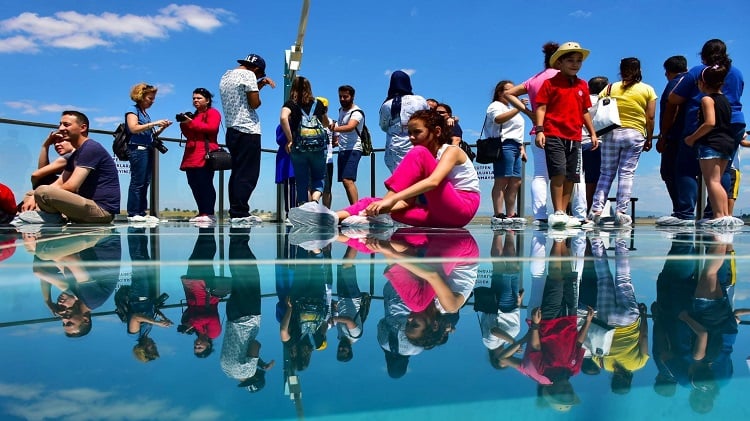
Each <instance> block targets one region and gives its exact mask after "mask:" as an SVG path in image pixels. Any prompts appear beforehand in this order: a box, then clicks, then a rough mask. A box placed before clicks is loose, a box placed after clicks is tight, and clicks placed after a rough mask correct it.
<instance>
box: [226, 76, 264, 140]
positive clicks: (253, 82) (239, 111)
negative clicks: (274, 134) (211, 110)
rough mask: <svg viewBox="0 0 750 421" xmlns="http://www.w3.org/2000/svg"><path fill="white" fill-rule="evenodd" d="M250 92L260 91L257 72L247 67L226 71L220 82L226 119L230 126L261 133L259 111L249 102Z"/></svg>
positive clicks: (244, 131)
mask: <svg viewBox="0 0 750 421" xmlns="http://www.w3.org/2000/svg"><path fill="white" fill-rule="evenodd" d="M248 92H258V80H257V78H256V77H255V73H253V72H251V71H250V70H246V69H231V70H227V72H226V73H224V76H222V77H221V82H219V94H220V95H221V107H222V109H223V111H224V121H225V123H226V125H227V127H228V128H233V129H235V130H238V131H241V132H243V133H250V134H261V132H260V119H259V118H258V113H256V112H255V110H254V109H252V108H250V104H248V103H247V93H248Z"/></svg>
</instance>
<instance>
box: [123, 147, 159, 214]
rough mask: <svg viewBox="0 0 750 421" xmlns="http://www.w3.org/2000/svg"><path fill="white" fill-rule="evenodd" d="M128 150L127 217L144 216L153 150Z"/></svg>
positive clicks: (152, 166) (148, 148)
mask: <svg viewBox="0 0 750 421" xmlns="http://www.w3.org/2000/svg"><path fill="white" fill-rule="evenodd" d="M128 148H129V149H130V186H129V187H128V205H127V209H128V216H136V215H146V208H148V186H149V185H150V184H151V171H152V170H153V168H154V149H153V148H150V147H147V148H146V149H138V146H136V145H130V146H128Z"/></svg>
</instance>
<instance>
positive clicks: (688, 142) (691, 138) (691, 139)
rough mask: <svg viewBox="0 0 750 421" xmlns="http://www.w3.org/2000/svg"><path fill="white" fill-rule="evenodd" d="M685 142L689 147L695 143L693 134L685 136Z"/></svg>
mask: <svg viewBox="0 0 750 421" xmlns="http://www.w3.org/2000/svg"><path fill="white" fill-rule="evenodd" d="M685 144H686V145H688V146H690V147H691V148H692V147H693V145H695V139H693V136H688V137H686V138H685Z"/></svg>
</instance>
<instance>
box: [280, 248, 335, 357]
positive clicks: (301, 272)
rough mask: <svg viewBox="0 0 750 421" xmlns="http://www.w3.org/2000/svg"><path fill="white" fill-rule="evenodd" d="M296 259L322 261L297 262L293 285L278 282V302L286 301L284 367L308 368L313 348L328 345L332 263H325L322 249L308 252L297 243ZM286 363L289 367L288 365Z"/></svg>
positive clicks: (281, 333)
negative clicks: (316, 261)
mask: <svg viewBox="0 0 750 421" xmlns="http://www.w3.org/2000/svg"><path fill="white" fill-rule="evenodd" d="M296 257H297V258H308V259H316V260H319V261H320V263H305V264H295V265H294V266H293V267H292V268H291V271H292V272H293V273H292V274H290V281H291V284H286V285H283V284H279V283H277V294H278V297H279V303H280V304H285V305H284V306H283V307H284V308H283V314H282V311H279V312H278V313H277V317H278V316H281V319H280V320H279V322H280V336H281V342H282V343H283V345H284V360H285V370H287V369H289V368H291V370H292V371H302V370H305V369H306V368H307V367H308V366H309V365H310V360H311V358H312V353H313V351H314V350H319V351H322V350H324V349H325V348H326V347H327V345H328V344H327V340H326V333H327V331H328V327H329V326H328V320H329V319H330V311H331V289H330V287H331V285H330V283H331V281H332V277H333V274H332V273H331V265H330V263H328V264H326V263H324V259H325V254H324V251H323V250H322V249H314V250H311V251H305V250H303V249H302V248H301V247H300V246H297V251H296ZM287 362H288V363H289V364H290V367H286V365H287Z"/></svg>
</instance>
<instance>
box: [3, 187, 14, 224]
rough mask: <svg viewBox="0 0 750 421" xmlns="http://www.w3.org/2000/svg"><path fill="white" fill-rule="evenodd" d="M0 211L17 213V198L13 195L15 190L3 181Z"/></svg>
mask: <svg viewBox="0 0 750 421" xmlns="http://www.w3.org/2000/svg"><path fill="white" fill-rule="evenodd" d="M0 211H2V212H3V213H5V214H7V215H11V216H15V215H16V198H15V196H13V191H12V190H11V189H10V188H9V187H8V186H6V185H5V184H2V183H0Z"/></svg>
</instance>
